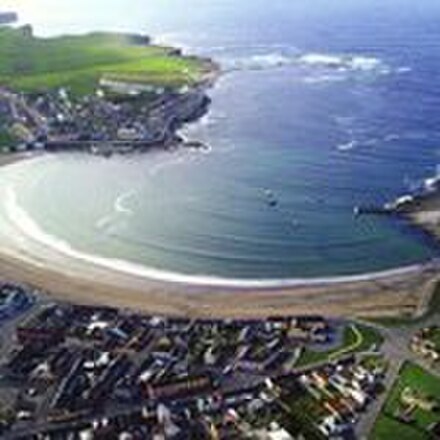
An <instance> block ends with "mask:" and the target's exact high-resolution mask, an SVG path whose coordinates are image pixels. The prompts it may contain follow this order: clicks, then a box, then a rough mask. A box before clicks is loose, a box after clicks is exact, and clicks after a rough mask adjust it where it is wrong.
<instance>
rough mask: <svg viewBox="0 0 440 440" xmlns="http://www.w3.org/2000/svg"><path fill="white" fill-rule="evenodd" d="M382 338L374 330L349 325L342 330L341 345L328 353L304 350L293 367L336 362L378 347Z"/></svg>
mask: <svg viewBox="0 0 440 440" xmlns="http://www.w3.org/2000/svg"><path fill="white" fill-rule="evenodd" d="M382 343H383V337H382V335H381V334H380V333H378V332H377V331H376V330H374V329H372V328H371V327H367V326H360V325H354V324H352V325H349V326H347V327H346V328H345V329H344V335H343V342H342V345H341V346H340V347H338V348H336V349H333V350H329V351H313V350H310V349H305V350H304V351H303V353H302V354H301V356H300V358H299V359H298V362H297V364H296V365H295V367H305V366H308V365H313V364H315V363H319V362H325V361H332V360H336V359H337V358H339V357H342V356H344V355H348V354H352V353H360V352H363V351H368V350H370V349H371V347H372V346H373V345H376V346H377V347H379V346H380V345H381V344H382Z"/></svg>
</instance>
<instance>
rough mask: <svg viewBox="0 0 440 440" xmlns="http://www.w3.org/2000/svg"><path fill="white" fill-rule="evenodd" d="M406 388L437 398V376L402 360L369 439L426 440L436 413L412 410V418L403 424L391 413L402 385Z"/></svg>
mask: <svg viewBox="0 0 440 440" xmlns="http://www.w3.org/2000/svg"><path fill="white" fill-rule="evenodd" d="M406 387H410V388H411V389H413V390H417V391H419V392H422V393H426V395H429V396H432V397H437V398H440V378H438V377H435V376H433V375H431V374H429V373H427V372H426V371H425V370H423V369H422V368H420V367H418V366H417V365H414V364H411V363H409V362H408V363H406V364H405V365H404V366H403V367H402V370H401V372H400V376H399V379H398V380H397V382H396V384H395V385H394V387H393V389H392V390H391V392H390V395H389V396H388V399H387V401H386V403H385V405H384V408H383V409H382V412H381V413H380V415H379V417H378V419H377V421H376V424H375V426H374V428H373V431H372V433H371V436H370V440H388V439H394V438H396V439H399V440H429V439H430V438H432V437H430V436H429V434H428V432H427V431H426V428H427V427H428V426H429V425H430V424H432V423H435V422H440V413H438V412H437V413H435V412H427V411H423V410H421V409H416V411H415V412H414V418H415V421H414V422H413V423H412V424H404V423H401V422H400V421H398V420H396V419H395V418H394V417H393V415H394V414H395V412H396V410H397V409H398V408H399V405H400V395H401V393H402V391H403V389H404V388H406Z"/></svg>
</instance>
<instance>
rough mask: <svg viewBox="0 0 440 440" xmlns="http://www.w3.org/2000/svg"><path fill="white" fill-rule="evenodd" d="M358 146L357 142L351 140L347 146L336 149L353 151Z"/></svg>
mask: <svg viewBox="0 0 440 440" xmlns="http://www.w3.org/2000/svg"><path fill="white" fill-rule="evenodd" d="M356 145H357V142H356V141H355V140H351V141H350V142H346V143H345V144H340V145H338V146H337V147H336V148H337V149H338V150H339V151H350V150H353V148H355V147H356Z"/></svg>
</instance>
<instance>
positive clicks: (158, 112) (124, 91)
mask: <svg viewBox="0 0 440 440" xmlns="http://www.w3.org/2000/svg"><path fill="white" fill-rule="evenodd" d="M217 72H218V69H217V66H216V65H215V64H214V63H213V62H212V61H211V60H208V59H202V58H198V57H193V56H187V55H184V54H183V53H182V52H181V50H179V49H176V48H172V47H164V46H158V45H154V44H153V43H152V42H151V39H150V38H149V37H148V36H144V35H137V34H122V33H104V32H101V33H91V34H87V35H79V36H61V37H56V38H48V39H43V38H38V37H35V36H34V35H33V30H32V27H31V26H23V27H19V28H11V27H3V28H1V29H0V149H3V150H8V151H17V150H34V149H47V150H58V149H87V150H89V151H93V152H96V153H102V154H110V153H112V152H114V151H121V152H127V151H131V150H133V149H135V148H136V149H139V148H147V147H148V148H149V147H151V146H157V145H161V146H169V145H171V144H173V143H175V142H176V141H179V139H178V138H177V137H176V135H175V133H176V130H177V129H178V128H179V127H180V126H181V124H183V123H185V122H188V121H190V120H193V119H196V118H198V117H199V116H200V115H201V114H203V113H204V112H205V111H206V109H207V106H208V104H209V98H208V97H207V96H206V94H205V90H206V87H207V86H209V85H210V84H211V82H212V81H213V79H214V78H215V75H216V73H217Z"/></svg>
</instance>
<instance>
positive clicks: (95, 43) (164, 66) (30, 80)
mask: <svg viewBox="0 0 440 440" xmlns="http://www.w3.org/2000/svg"><path fill="white" fill-rule="evenodd" d="M26 29H27V28H20V29H13V28H8V27H4V28H0V85H3V86H8V87H11V88H14V89H17V90H21V91H25V92H35V91H42V90H49V89H55V88H59V87H67V88H70V89H71V90H72V92H73V93H75V94H79V95H82V94H88V93H91V92H93V91H94V90H95V89H96V87H97V85H98V83H99V80H100V79H101V78H103V77H104V78H111V79H114V80H119V81H125V82H136V83H146V84H151V85H156V86H164V87H178V86H182V85H185V84H191V83H194V82H196V81H197V80H199V79H200V75H201V74H202V73H203V71H204V69H206V67H207V65H206V63H205V62H203V61H201V60H198V59H195V58H190V57H182V56H179V55H176V54H175V53H174V52H173V51H171V50H170V49H169V48H164V47H158V46H150V45H147V44H146V43H145V42H140V41H139V40H137V39H135V38H134V37H133V36H130V35H126V34H114V33H92V34H87V35H82V36H62V37H57V38H49V39H43V38H36V37H34V36H32V33H31V32H29V31H27V30H26Z"/></svg>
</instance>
